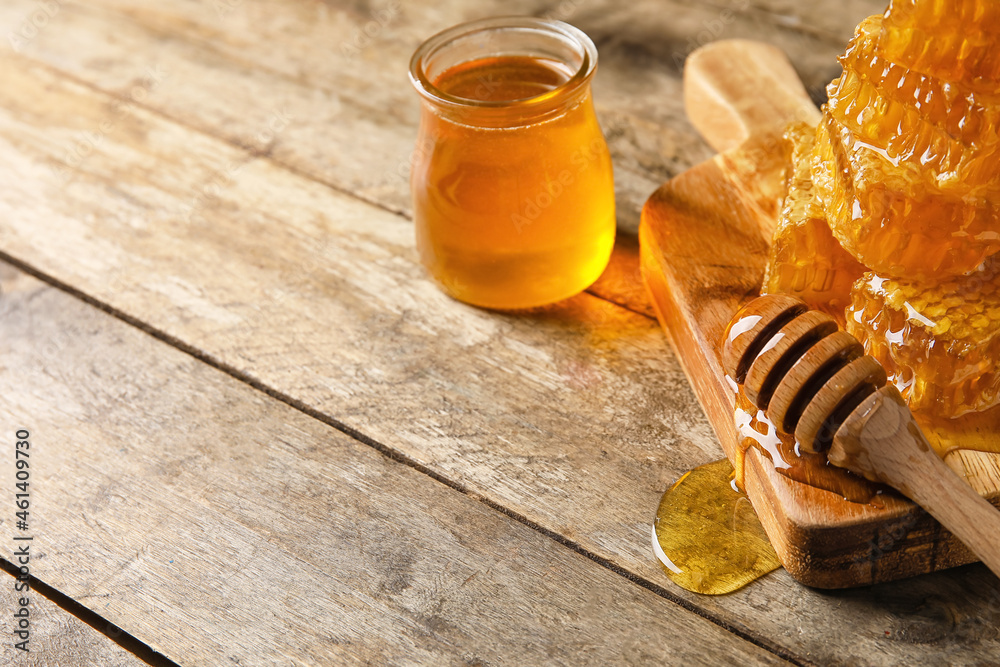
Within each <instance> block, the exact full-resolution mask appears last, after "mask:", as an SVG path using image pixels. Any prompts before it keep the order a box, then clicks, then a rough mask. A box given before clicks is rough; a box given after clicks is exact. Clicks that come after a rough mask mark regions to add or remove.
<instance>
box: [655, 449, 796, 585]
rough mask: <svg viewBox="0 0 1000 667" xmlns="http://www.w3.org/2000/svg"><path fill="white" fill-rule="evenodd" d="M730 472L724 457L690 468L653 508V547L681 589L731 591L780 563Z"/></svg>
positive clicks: (661, 562) (775, 567) (666, 570)
mask: <svg viewBox="0 0 1000 667" xmlns="http://www.w3.org/2000/svg"><path fill="white" fill-rule="evenodd" d="M732 475H733V467H732V465H730V463H729V461H728V460H726V459H722V460H721V461H716V462H714V463H709V464H707V465H704V466H700V467H698V468H695V469H694V470H692V471H690V472H687V473H685V474H684V476H683V477H681V478H680V479H679V480H678V481H677V483H676V484H674V485H673V487H671V488H670V490H669V491H667V492H666V493H665V494H664V495H663V499H662V500H661V501H660V506H659V507H658V508H657V510H656V520H655V523H654V524H653V551H654V552H655V553H656V556H657V559H658V560H659V561H660V564H661V565H662V566H663V570H664V572H666V574H667V577H669V578H670V580H671V581H673V582H674V583H676V584H677V585H678V586H680V587H682V588H684V589H686V590H689V591H693V592H695V593H703V594H708V595H722V594H724V593H731V592H733V591H735V590H738V589H740V588H742V587H743V586H746V585H747V584H749V583H750V582H752V581H754V580H756V579H758V578H760V577H762V576H764V575H765V574H767V573H768V572H772V571H774V570H776V569H777V568H778V567H780V566H781V563H780V561H779V560H778V555H777V554H776V553H775V551H774V548H773V547H772V546H771V542H770V541H769V540H768V538H767V534H766V533H765V532H764V528H763V526H761V525H760V521H759V520H758V519H757V515H756V514H755V513H754V510H753V507H752V506H751V505H750V501H749V500H748V499H747V497H746V496H745V495H743V494H742V493H741V492H739V491H738V490H737V489H735V488H734V487H733V486H732V485H731V480H732Z"/></svg>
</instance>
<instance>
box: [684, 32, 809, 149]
mask: <svg viewBox="0 0 1000 667" xmlns="http://www.w3.org/2000/svg"><path fill="white" fill-rule="evenodd" d="M684 106H685V108H686V110H687V115H688V118H689V119H690V121H691V124H692V125H694V127H695V129H697V130H698V132H700V133H701V136H702V137H703V138H704V139H705V141H706V142H708V145H710V146H711V147H712V148H714V149H715V150H717V151H718V152H720V153H724V152H726V151H728V150H731V149H733V148H736V147H737V146H739V145H741V144H742V143H743V142H745V141H746V140H747V139H749V138H750V137H752V136H754V135H760V134H766V133H769V132H775V131H781V130H783V129H784V128H785V127H786V126H787V125H788V124H789V123H791V122H793V121H804V122H806V123H808V124H810V125H817V124H819V121H820V113H819V109H817V108H816V105H815V104H813V101H812V100H811V99H810V98H809V94H808V93H806V89H805V87H804V86H803V85H802V81H801V79H799V75H798V74H797V73H796V72H795V68H794V67H792V64H791V63H790V62H789V61H788V58H787V57H786V56H785V54H784V52H783V51H782V50H781V49H779V48H777V47H774V46H771V45H769V44H763V43H761V42H754V41H751V40H746V39H727V40H721V41H717V42H712V43H710V44H707V45H705V46H703V47H701V48H699V49H697V50H696V51H694V52H693V53H691V55H689V56H688V58H687V62H686V63H685V65H684Z"/></svg>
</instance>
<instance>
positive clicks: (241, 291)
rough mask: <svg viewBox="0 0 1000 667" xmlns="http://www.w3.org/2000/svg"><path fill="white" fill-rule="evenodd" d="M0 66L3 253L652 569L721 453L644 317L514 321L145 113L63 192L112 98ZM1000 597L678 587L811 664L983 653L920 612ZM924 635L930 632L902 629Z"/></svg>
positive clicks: (546, 523)
mask: <svg viewBox="0 0 1000 667" xmlns="http://www.w3.org/2000/svg"><path fill="white" fill-rule="evenodd" d="M0 76H2V78H3V79H4V81H5V82H6V83H7V85H6V86H5V87H4V88H3V89H2V90H0V108H2V109H3V111H0V154H2V155H3V157H4V159H3V160H2V161H0V178H3V179H5V181H4V182H17V183H19V184H20V188H19V189H18V191H16V192H15V191H13V190H7V191H3V192H2V193H0V248H3V249H4V250H5V251H6V252H7V253H8V254H11V255H13V256H15V257H18V258H21V259H22V260H24V261H27V262H30V264H31V265H33V266H35V267H37V268H38V269H39V270H41V271H44V272H46V273H48V274H50V275H52V276H54V277H56V278H57V279H59V280H62V281H65V282H68V283H71V284H72V285H73V286H74V287H75V288H77V289H79V290H82V291H83V292H85V293H87V294H89V295H91V296H93V297H94V298H95V299H98V300H101V301H103V302H105V303H107V304H109V305H110V306H111V307H113V308H115V309H118V310H120V311H122V312H123V313H127V314H128V315H129V316H131V317H134V318H137V319H139V320H141V321H143V322H146V323H148V325H149V326H151V327H155V328H156V329H158V330H160V331H161V332H163V333H164V334H165V335H168V336H171V337H173V338H175V339H177V340H179V341H182V342H184V343H185V344H186V345H190V346H192V347H193V348H195V349H197V350H199V351H200V354H202V355H204V356H205V357H206V358H210V359H212V360H215V361H216V362H218V363H222V364H225V365H227V366H228V367H229V368H230V369H231V370H232V372H234V373H236V374H239V375H242V376H243V377H246V378H247V379H251V380H253V381H255V382H258V383H261V384H263V385H265V386H268V387H270V388H271V389H272V390H273V391H276V392H280V393H283V394H285V395H288V396H290V397H294V399H295V400H297V401H300V402H301V403H303V404H305V405H307V406H310V407H311V408H313V409H315V410H317V411H319V412H321V413H324V414H326V415H329V416H330V417H331V418H334V419H338V420H340V421H341V422H343V423H345V424H347V425H349V426H350V427H352V428H355V429H357V430H359V431H361V432H363V433H365V434H367V435H368V436H370V437H373V438H375V439H377V440H379V441H380V442H382V443H383V444H385V445H386V446H388V447H391V448H394V449H396V450H397V451H399V452H402V453H404V454H406V455H407V456H409V457H411V458H412V459H414V460H415V461H417V462H419V463H421V464H423V465H426V466H428V467H429V468H431V469H433V470H435V471H437V472H438V473H439V474H442V475H444V476H446V477H448V478H449V479H452V480H454V482H455V483H457V484H460V485H462V486H464V487H467V488H469V489H470V490H471V491H473V492H475V493H478V494H482V495H483V496H484V497H486V498H489V499H490V500H492V501H494V502H496V503H498V504H500V505H503V506H504V507H507V508H509V509H510V510H512V511H514V512H517V513H519V514H521V515H523V516H525V517H528V518H529V519H530V520H532V521H534V522H537V523H538V524H539V525H541V526H543V527H544V528H546V529H548V530H551V531H554V532H556V533H559V534H560V535H562V536H564V537H565V538H566V539H568V540H571V541H573V542H576V543H577V544H579V545H580V546H581V547H582V548H584V549H587V550H589V551H591V552H593V553H594V554H597V555H598V556H600V557H602V558H606V559H607V560H608V561H610V562H611V563H613V564H615V565H618V566H620V567H623V568H624V569H626V570H628V571H630V572H632V573H633V574H635V575H636V576H639V577H643V578H646V579H648V580H650V581H663V580H662V578H661V577H660V575H659V572H658V566H657V565H656V564H655V562H654V561H653V560H652V558H651V556H650V554H649V547H648V539H649V537H648V535H649V522H650V521H651V515H652V512H653V508H655V506H656V503H657V501H658V499H659V495H660V493H661V492H662V491H663V490H664V489H665V488H666V486H667V485H668V484H669V483H670V482H672V481H673V480H674V479H676V478H677V477H678V476H679V475H680V474H681V473H682V472H684V471H685V470H687V469H689V468H691V467H693V466H694V465H697V464H700V463H704V462H706V461H708V460H711V459H713V458H719V457H721V451H720V450H719V448H718V444H717V443H716V441H715V439H714V437H713V436H712V435H711V432H710V429H709V427H708V425H707V424H706V422H705V421H704V418H703V417H702V415H701V413H700V410H699V409H698V407H697V404H696V402H695V400H694V397H693V396H692V394H691V392H690V390H689V389H688V387H687V386H686V383H685V381H684V379H683V376H682V375H681V373H680V370H679V368H678V367H677V365H676V362H675V361H674V360H673V359H672V357H671V355H670V353H669V351H668V349H667V347H666V344H665V342H664V341H663V340H662V336H661V334H660V333H659V331H658V328H657V325H656V324H655V323H654V322H652V321H650V320H648V318H645V317H640V316H637V315H632V314H630V313H628V312H625V311H623V310H621V309H618V308H616V307H614V306H612V305H611V304H608V303H606V302H603V301H600V300H598V299H595V298H594V297H591V296H587V295H584V296H581V297H578V298H576V299H573V300H570V301H568V302H566V303H564V304H561V305H559V306H557V307H553V308H549V309H543V310H540V311H537V312H535V313H532V314H525V315H520V316H514V315H498V314H491V313H486V312H483V311H479V310H475V309H471V308H467V307H465V306H462V305H461V304H457V303H455V302H452V301H450V300H448V299H446V298H445V297H443V296H442V295H441V294H440V293H439V292H438V291H437V290H436V289H435V288H434V287H433V286H432V285H431V284H430V283H429V282H428V281H427V279H426V277H425V276H424V274H423V272H422V271H421V270H420V269H419V267H418V266H417V265H416V262H415V253H414V251H413V248H412V236H411V229H410V225H409V223H407V222H406V221H405V220H403V219H401V218H399V217H398V216H394V215H391V214H389V213H387V212H385V211H383V210H380V209H378V208H374V207H371V206H368V205H365V204H363V203H361V202H359V201H357V200H356V199H353V198H350V197H345V196H342V195H340V194H338V193H337V192H334V191H331V190H330V189H329V188H328V187H326V186H325V185H322V184H319V183H316V182H315V181H312V180H308V179H305V178H302V177H300V176H298V175H296V174H294V173H290V172H289V171H288V170H286V169H284V168H282V167H280V166H277V165H275V164H274V163H273V162H271V161H268V160H261V159H252V158H251V157H250V156H249V155H247V154H246V153H244V152H241V151H239V150H237V149H235V148H233V147H231V146H229V145H226V144H225V143H223V142H220V141H217V140H215V139H212V138H210V137H207V136H204V135H202V134H199V133H197V132H192V131H191V130H189V129H187V128H184V127H182V126H178V125H176V124H174V123H171V122H168V121H165V120H164V119H162V118H160V117H159V116H157V115H155V114H152V113H148V112H146V111H144V110H141V109H137V110H135V111H134V112H130V113H129V114H127V115H126V116H125V117H124V118H122V120H121V121H120V123H119V126H118V127H117V129H116V130H115V131H114V132H111V133H109V134H108V135H107V137H106V139H105V140H104V141H102V142H100V144H99V145H97V146H96V147H95V148H94V150H93V152H92V153H91V154H90V155H89V156H88V157H87V159H86V160H85V161H83V162H82V163H81V164H80V165H79V169H77V170H76V171H75V172H73V175H72V178H71V179H70V180H69V181H68V182H67V183H65V184H64V183H62V182H60V181H59V180H58V178H57V177H56V176H53V171H52V169H53V168H58V166H59V157H58V156H59V155H60V154H61V152H62V151H63V150H64V147H65V145H66V144H67V143H68V142H71V141H73V140H74V139H75V138H76V137H78V136H79V133H80V132H86V131H88V129H87V128H91V127H96V126H99V124H100V122H101V120H102V119H104V118H105V117H106V114H108V113H109V112H110V111H109V105H110V104H111V100H110V99H109V98H107V97H104V96H102V95H100V94H97V93H95V92H94V91H93V90H91V89H89V88H87V87H84V86H81V85H78V84H75V83H72V82H67V81H66V80H64V79H63V78H62V77H61V76H60V75H58V74H57V73H55V72H53V71H52V70H50V69H48V68H46V67H40V66H37V65H35V64H33V63H32V62H30V61H27V60H23V59H18V58H11V57H7V58H0ZM66 110H72V112H71V113H68V112H67V111H66ZM233 165H235V166H233ZM220 174H224V175H226V181H225V187H220V188H219V192H218V193H217V194H213V195H212V196H210V197H209V196H206V195H205V194H204V187H205V184H206V183H209V182H211V181H212V180H213V179H216V178H218V177H219V175H220ZM192 203H196V204H197V207H196V211H195V212H196V214H195V215H190V216H189V215H187V213H186V211H188V210H189V208H190V207H191V206H192ZM877 547H878V545H875V547H873V548H877ZM996 591H997V588H996V585H995V582H993V581H992V580H991V579H989V578H988V576H987V575H986V573H985V572H984V571H981V570H979V569H976V568H970V569H967V570H965V571H964V572H961V573H949V574H945V575H941V576H939V577H928V578H922V579H920V580H917V581H914V582H907V584H906V585H905V586H901V587H899V588H889V589H879V590H878V591H876V592H875V593H869V594H857V595H856V596H854V594H844V595H843V596H837V595H829V594H818V593H816V592H814V591H810V590H808V589H803V588H802V587H800V586H798V585H796V584H794V582H792V581H791V580H790V579H789V578H788V577H787V576H785V575H784V574H781V573H779V574H776V575H772V576H769V577H768V578H767V579H766V580H764V581H762V582H761V583H760V584H759V585H756V586H754V587H751V588H750V589H748V590H747V591H745V592H743V593H740V594H737V595H733V596H727V597H724V598H717V599H716V598H712V599H710V598H697V597H695V596H690V595H686V594H684V593H682V592H678V595H684V596H685V597H686V598H687V599H688V600H689V601H690V603H691V604H694V605H697V606H699V607H701V608H702V609H704V610H705V611H706V613H708V614H711V615H714V616H717V617H719V618H721V619H724V620H725V622H726V623H728V624H730V625H731V626H732V627H735V628H739V629H741V630H743V631H745V632H747V633H748V634H751V635H753V636H755V637H757V638H758V639H759V640H760V641H761V642H764V643H767V644H768V645H771V646H775V647H783V648H784V649H787V650H788V651H790V652H792V653H794V654H798V655H801V656H806V657H807V658H808V659H810V660H816V661H818V662H822V663H830V664H835V663H837V662H839V661H844V662H850V661H854V662H860V663H865V662H868V663H871V664H896V663H898V662H901V661H904V662H905V661H914V662H916V661H919V660H920V659H922V658H923V657H924V656H927V655H934V656H938V657H940V656H943V655H947V656H948V657H949V659H954V660H955V661H956V662H958V663H961V662H962V661H966V662H970V661H974V659H975V658H976V656H978V655H981V654H982V651H990V650H992V651H996V650H997V647H998V644H997V641H998V640H997V638H996V637H995V636H994V635H992V634H990V632H989V631H988V629H987V628H988V627H989V626H986V627H979V626H968V627H965V626H963V627H965V630H967V632H966V633H965V634H964V635H962V636H961V637H959V636H958V635H954V634H949V633H948V632H946V631H945V629H944V628H946V627H949V626H948V624H949V623H950V621H948V620H946V619H950V618H953V617H954V616H952V615H946V614H941V615H939V616H938V617H935V618H937V619H938V620H937V621H927V620H926V619H925V618H924V617H923V616H921V613H922V612H921V613H918V612H917V611H916V610H918V609H926V608H932V609H944V608H954V609H956V610H958V611H957V612H956V613H960V614H961V615H962V617H963V618H979V617H982V616H983V615H984V614H985V613H986V611H985V610H987V609H988V608H989V603H990V600H991V597H990V596H991V595H994V594H995V593H996ZM852 596H853V597H852ZM880 596H881V597H885V596H892V597H893V598H895V599H896V603H895V604H894V605H893V606H892V607H890V608H888V609H886V608H883V607H882V606H881V605H880V604H878V600H879V599H880ZM922 605H923V606H922ZM763 608H767V609H768V610H769V611H768V612H767V613H761V611H760V610H761V609H763ZM918 627H919V628H925V629H927V632H936V633H937V634H938V635H939V639H938V640H937V641H936V642H935V643H934V644H932V645H930V646H923V645H915V644H912V643H907V640H906V639H904V638H906V637H911V636H914V635H913V634H912V633H913V632H914V628H918ZM928 628H929V629H928ZM965 630H963V632H964V631H965ZM886 631H889V632H890V635H885V632H886Z"/></svg>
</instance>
